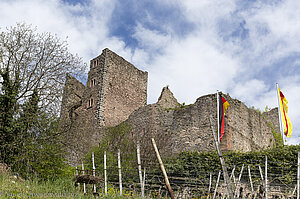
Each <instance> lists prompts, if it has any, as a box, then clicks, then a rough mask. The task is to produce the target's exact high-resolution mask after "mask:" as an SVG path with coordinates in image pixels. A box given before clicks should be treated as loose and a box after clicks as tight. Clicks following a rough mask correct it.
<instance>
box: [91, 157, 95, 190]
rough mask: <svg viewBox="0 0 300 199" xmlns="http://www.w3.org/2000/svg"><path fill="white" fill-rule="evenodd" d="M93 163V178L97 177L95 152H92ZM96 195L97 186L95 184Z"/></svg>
mask: <svg viewBox="0 0 300 199" xmlns="http://www.w3.org/2000/svg"><path fill="white" fill-rule="evenodd" d="M92 162H93V176H94V177H95V176H96V167H95V156H94V152H92ZM94 193H96V185H95V184H94Z"/></svg>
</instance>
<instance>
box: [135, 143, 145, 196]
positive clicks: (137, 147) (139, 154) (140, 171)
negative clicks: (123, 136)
mask: <svg viewBox="0 0 300 199" xmlns="http://www.w3.org/2000/svg"><path fill="white" fill-rule="evenodd" d="M136 152H137V161H138V169H139V177H140V184H141V195H142V199H144V198H145V195H144V190H143V176H142V166H141V153H140V142H139V141H137V144H136Z"/></svg>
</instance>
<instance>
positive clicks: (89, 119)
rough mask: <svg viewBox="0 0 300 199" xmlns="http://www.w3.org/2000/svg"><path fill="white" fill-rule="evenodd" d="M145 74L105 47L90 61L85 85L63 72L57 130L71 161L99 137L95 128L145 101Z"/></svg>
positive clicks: (122, 118) (114, 121)
mask: <svg viewBox="0 0 300 199" xmlns="http://www.w3.org/2000/svg"><path fill="white" fill-rule="evenodd" d="M147 81H148V73H147V72H144V71H141V70H139V69H137V68H136V67H135V66H134V65H132V64H131V63H129V62H128V61H126V60H125V59H124V58H122V57H120V56H118V55H117V54H116V53H114V52H112V51H111V50H109V49H107V48H106V49H104V50H103V51H102V53H101V54H100V55H99V56H97V57H96V58H94V59H92V60H91V61H90V71H89V73H88V80H87V83H86V85H83V84H82V83H80V82H79V81H78V80H77V79H76V78H74V77H72V76H70V75H67V78H66V83H65V88H64V94H63V99H62V107H61V131H62V133H63V134H64V135H65V138H66V139H64V142H65V144H66V145H67V148H66V150H67V151H68V152H69V154H71V155H70V156H69V155H68V157H67V158H68V159H69V160H70V163H71V164H75V163H77V162H78V161H79V160H80V158H81V157H82V155H83V154H85V153H86V152H88V150H89V149H90V146H92V145H95V144H97V142H98V141H99V139H100V138H101V133H100V134H99V128H101V127H110V126H115V125H118V124H119V123H121V122H123V121H125V120H126V119H127V118H128V116H129V115H130V114H131V113H132V112H133V111H134V110H136V109H138V108H139V107H142V106H145V105H146V103H147Z"/></svg>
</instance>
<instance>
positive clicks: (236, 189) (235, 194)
mask: <svg viewBox="0 0 300 199" xmlns="http://www.w3.org/2000/svg"><path fill="white" fill-rule="evenodd" d="M243 170H244V164H243V165H242V169H241V172H240V175H239V178H238V181H237V183H236V187H235V191H234V197H236V196H237V191H238V185H239V184H240V181H241V178H242V174H243Z"/></svg>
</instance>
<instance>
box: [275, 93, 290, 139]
mask: <svg viewBox="0 0 300 199" xmlns="http://www.w3.org/2000/svg"><path fill="white" fill-rule="evenodd" d="M278 96H279V106H280V107H279V108H280V113H281V120H282V124H283V126H284V130H283V133H284V135H285V136H286V137H289V138H290V137H291V135H292V131H293V126H292V123H291V120H290V118H289V116H288V115H287V113H288V106H287V104H288V101H287V100H286V98H285V96H284V95H283V93H282V92H281V91H280V89H279V87H278Z"/></svg>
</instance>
